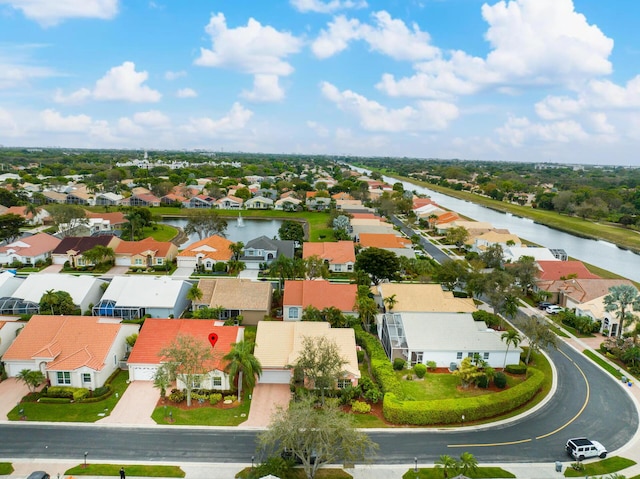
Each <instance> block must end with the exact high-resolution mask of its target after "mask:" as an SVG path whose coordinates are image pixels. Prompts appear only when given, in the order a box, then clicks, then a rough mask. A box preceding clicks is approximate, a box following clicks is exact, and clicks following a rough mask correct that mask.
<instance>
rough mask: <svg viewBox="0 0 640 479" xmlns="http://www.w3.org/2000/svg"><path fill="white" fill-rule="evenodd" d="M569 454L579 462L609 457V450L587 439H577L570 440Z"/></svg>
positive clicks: (568, 443)
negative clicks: (592, 458) (590, 458)
mask: <svg viewBox="0 0 640 479" xmlns="http://www.w3.org/2000/svg"><path fill="white" fill-rule="evenodd" d="M566 449H567V454H569V455H570V456H571V457H572V458H574V459H575V460H577V461H582V460H584V459H587V458H589V457H596V456H597V457H600V458H601V459H604V458H605V457H607V450H606V449H605V447H604V446H603V445H602V444H600V443H599V442H597V441H591V440H589V439H587V438H586V437H576V438H573V439H569V440H568V441H567V445H566Z"/></svg>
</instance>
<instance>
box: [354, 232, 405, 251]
mask: <svg viewBox="0 0 640 479" xmlns="http://www.w3.org/2000/svg"><path fill="white" fill-rule="evenodd" d="M359 238H360V244H361V245H362V246H364V247H365V248H369V247H374V248H406V247H407V245H410V244H411V241H410V240H408V239H406V238H402V237H401V236H396V235H394V234H374V233H360V235H359Z"/></svg>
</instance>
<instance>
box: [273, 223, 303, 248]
mask: <svg viewBox="0 0 640 479" xmlns="http://www.w3.org/2000/svg"><path fill="white" fill-rule="evenodd" d="M278 236H279V237H280V239H281V240H283V241H284V240H288V241H295V242H296V245H300V244H302V242H303V241H304V228H303V227H302V224H301V223H300V222H298V221H293V220H285V221H283V222H282V224H281V225H280V228H278Z"/></svg>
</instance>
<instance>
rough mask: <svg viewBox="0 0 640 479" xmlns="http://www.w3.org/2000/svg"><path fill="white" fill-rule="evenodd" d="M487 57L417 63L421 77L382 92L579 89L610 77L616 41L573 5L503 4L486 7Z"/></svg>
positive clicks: (390, 84) (554, 1)
mask: <svg viewBox="0 0 640 479" xmlns="http://www.w3.org/2000/svg"><path fill="white" fill-rule="evenodd" d="M482 16H483V18H484V19H485V21H486V22H487V23H488V24H489V28H488V30H487V32H486V34H485V39H486V40H487V41H488V42H489V44H490V47H491V51H490V52H489V54H488V55H487V57H486V58H480V57H474V56H471V55H468V54H467V53H465V52H463V51H453V52H450V53H449V54H448V59H443V58H444V56H445V55H444V54H443V53H441V57H440V56H438V57H436V58H434V59H433V60H428V61H424V62H420V63H416V64H415V65H414V68H415V69H416V71H417V73H416V74H415V75H413V76H411V77H409V78H401V79H399V80H396V79H395V78H394V77H393V76H392V75H385V76H384V77H383V80H382V81H381V82H380V83H379V85H378V87H379V88H380V89H381V90H383V91H385V92H386V93H388V94H389V95H396V96H399V95H404V96H415V97H437V96H442V95H460V94H471V93H475V92H477V91H478V90H480V89H484V88H491V87H494V88H498V89H500V88H506V89H509V88H511V87H522V86H531V85H538V86H555V85H561V86H575V85H578V84H580V83H584V82H585V81H588V80H589V79H592V78H597V77H599V76H602V75H607V74H609V73H611V71H612V67H611V62H610V61H609V55H610V54H611V51H612V49H613V40H611V39H610V38H608V37H607V36H606V35H604V33H602V31H601V30H600V29H599V28H598V27H597V26H596V25H591V24H589V23H588V22H587V19H586V18H585V16H584V15H582V14H581V13H578V12H577V11H576V10H575V8H574V4H573V0H502V1H499V2H497V3H495V4H494V5H488V4H484V5H483V6H482Z"/></svg>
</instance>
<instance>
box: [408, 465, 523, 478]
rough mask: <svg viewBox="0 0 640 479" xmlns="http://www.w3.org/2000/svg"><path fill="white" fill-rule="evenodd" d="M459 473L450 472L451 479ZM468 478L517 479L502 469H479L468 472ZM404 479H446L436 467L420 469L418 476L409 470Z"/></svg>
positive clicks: (442, 472)
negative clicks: (505, 478)
mask: <svg viewBox="0 0 640 479" xmlns="http://www.w3.org/2000/svg"><path fill="white" fill-rule="evenodd" d="M455 475H457V473H451V472H449V477H454V476H455ZM466 475H467V477H471V478H479V479H482V478H491V479H500V478H503V477H507V478H511V477H516V476H515V475H514V474H512V473H510V472H508V471H505V470H504V469H502V468H500V467H479V468H478V469H477V470H476V471H475V472H467V473H466ZM402 478H403V479H416V478H418V479H444V471H443V470H442V469H441V468H436V467H424V468H419V469H418V474H416V473H415V471H414V470H413V469H409V470H408V471H407V472H405V473H404V474H403V475H402Z"/></svg>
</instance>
